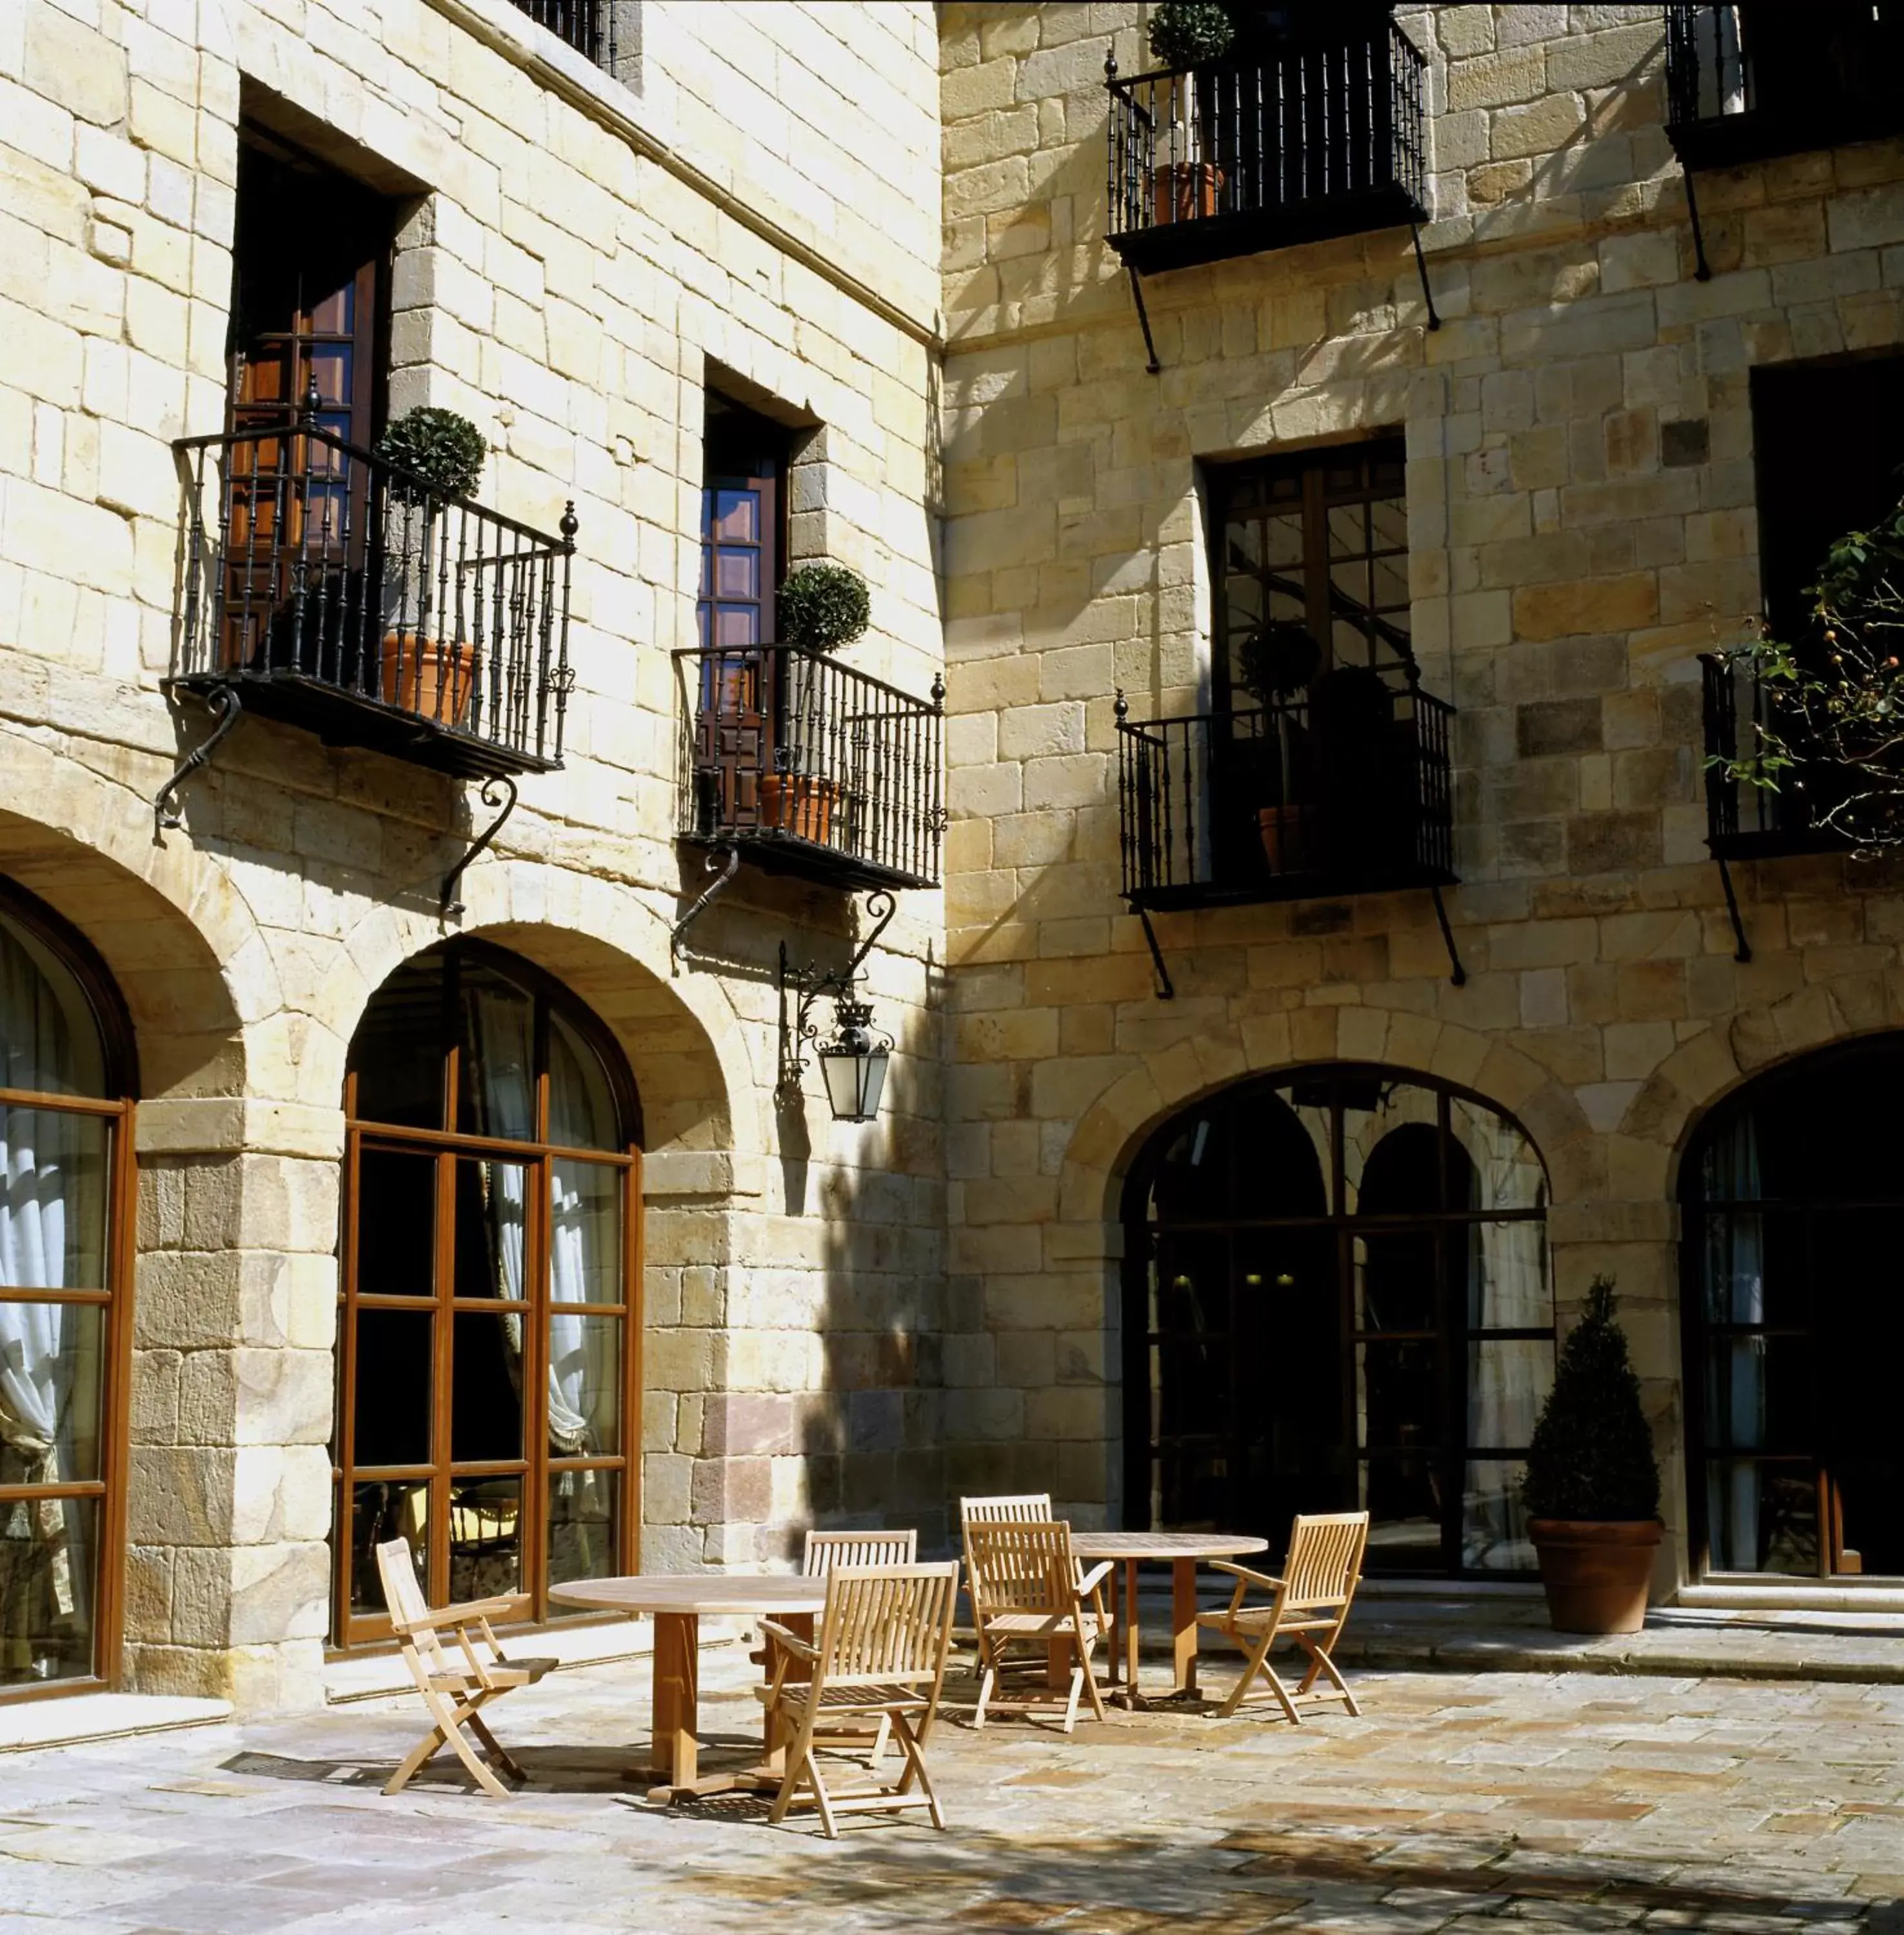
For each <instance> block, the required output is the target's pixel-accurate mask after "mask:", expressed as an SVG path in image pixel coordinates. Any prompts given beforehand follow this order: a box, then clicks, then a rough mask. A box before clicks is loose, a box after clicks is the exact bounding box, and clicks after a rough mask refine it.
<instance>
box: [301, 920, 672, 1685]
mask: <svg viewBox="0 0 1904 1935" xmlns="http://www.w3.org/2000/svg"><path fill="white" fill-rule="evenodd" d="M439 951H440V952H442V954H443V955H445V956H446V957H448V961H450V962H452V963H454V962H460V961H472V962H475V963H477V964H481V965H482V966H484V967H485V968H490V969H491V970H492V971H494V972H496V973H497V974H500V975H502V976H503V977H505V978H506V979H507V980H509V981H510V982H511V983H514V984H515V985H516V986H518V987H521V988H522V989H524V991H525V992H527V993H529V994H530V995H531V997H532V998H533V1000H534V1002H535V1010H534V1024H533V1025H534V1031H535V1035H534V1040H535V1058H536V1070H535V1091H534V1092H535V1129H536V1134H535V1135H534V1136H533V1137H531V1138H530V1139H527V1140H513V1139H510V1138H505V1137H494V1136H484V1135H479V1134H471V1133H469V1132H467V1131H461V1130H455V1129H450V1128H444V1127H439V1128H425V1127H416V1126H415V1125H412V1124H394V1123H380V1122H378V1121H374V1120H370V1119H366V1118H362V1117H361V1116H360V1115H359V1114H358V1101H357V1094H358V1073H357V1070H356V1069H355V1067H352V1068H351V1069H350V1070H349V1072H348V1073H346V1075H345V1085H344V1096H345V1100H344V1107H345V1154H344V1179H343V1180H344V1187H343V1191H342V1197H343V1200H342V1215H341V1219H340V1231H339V1263H338V1295H337V1309H338V1333H337V1381H336V1392H337V1396H336V1414H335V1435H334V1437H333V1441H332V1446H331V1485H332V1496H333V1499H334V1500H335V1501H336V1503H335V1507H334V1518H335V1524H334V1529H333V1537H332V1553H331V1560H332V1603H333V1610H332V1621H331V1634H332V1647H333V1650H338V1651H349V1650H352V1649H354V1648H357V1647H363V1646H367V1645H377V1644H387V1643H388V1641H390V1640H391V1638H393V1636H394V1635H392V1632H391V1626H390V1621H389V1618H388V1615H387V1614H359V1613H357V1612H356V1611H355V1610H354V1608H353V1604H352V1556H353V1546H354V1526H355V1495H356V1488H357V1487H358V1485H359V1484H424V1485H426V1486H427V1488H428V1493H429V1499H430V1505H429V1510H428V1514H427V1523H428V1525H429V1526H430V1528H431V1530H430V1532H429V1534H428V1535H427V1546H426V1553H427V1571H426V1577H425V1578H424V1592H425V1595H426V1596H427V1598H429V1600H430V1603H431V1604H437V1605H440V1604H444V1603H445V1602H446V1601H448V1598H450V1597H451V1592H450V1583H449V1568H450V1564H451V1552H450V1541H449V1537H448V1532H447V1529H446V1530H445V1533H444V1535H442V1538H440V1539H439V1538H438V1536H437V1535H436V1532H435V1530H434V1528H435V1527H436V1526H439V1525H440V1526H444V1527H445V1528H448V1526H449V1524H450V1522H451V1520H450V1514H451V1510H452V1504H451V1495H452V1493H454V1490H455V1489H456V1487H457V1485H458V1484H459V1483H462V1482H466V1481H471V1480H475V1479H480V1478H484V1477H495V1478H514V1479H515V1480H517V1482H518V1483H519V1484H520V1486H521V1504H520V1506H519V1508H518V1511H517V1534H516V1535H517V1545H518V1549H519V1553H520V1560H519V1564H520V1571H519V1574H518V1577H519V1578H520V1579H521V1581H522V1583H521V1586H520V1587H519V1589H517V1591H515V1592H512V1593H511V1594H508V1595H507V1596H508V1597H509V1598H511V1599H513V1600H514V1601H515V1602H516V1605H517V1610H516V1611H515V1612H514V1613H513V1614H511V1615H510V1616H509V1617H508V1622H507V1623H511V1624H515V1625H523V1624H533V1625H541V1624H544V1623H547V1622H548V1620H549V1619H550V1618H551V1608H550V1602H549V1598H548V1593H549V1582H548V1481H549V1480H550V1479H551V1478H552V1477H554V1476H557V1475H560V1473H561V1472H564V1471H603V1472H616V1473H617V1474H618V1475H619V1491H618V1495H617V1510H616V1519H615V1532H616V1539H617V1551H618V1552H619V1553H620V1555H621V1558H620V1562H621V1563H622V1564H623V1567H624V1569H626V1571H630V1572H632V1571H638V1570H639V1569H640V1550H641V1460H642V1441H641V1390H642V1356H643V1352H642V1332H643V1318H644V1297H643V1284H642V1275H641V1271H642V1259H643V1254H644V1230H643V1220H644V1219H643V1213H642V1201H641V1113H640V1108H639V1103H638V1097H637V1095H636V1092H635V1085H634V1081H633V1078H632V1074H631V1073H630V1072H629V1069H628V1066H627V1061H626V1057H625V1056H624V1055H623V1053H622V1052H621V1049H620V1045H619V1044H618V1043H616V1041H615V1040H614V1037H613V1036H612V1035H611V1034H610V1033H609V1031H608V1029H607V1028H605V1026H604V1025H603V1024H602V1022H601V1021H600V1019H599V1017H597V1016H596V1015H595V1014H594V1013H593V1011H592V1010H590V1008H589V1007H588V1006H587V1004H586V1003H585V1002H584V1001H582V1000H581V998H579V997H578V995H575V993H573V992H572V991H571V990H569V989H567V988H566V987H564V986H563V984H562V983H560V981H559V980H557V979H556V978H555V977H554V976H552V975H550V974H547V973H545V971H543V970H542V969H540V968H537V967H536V965H535V964H534V963H533V962H532V961H526V960H524V958H522V957H521V956H520V955H515V954H512V953H510V952H508V951H507V950H506V949H502V948H498V947H494V946H490V945H489V944H488V943H484V942H482V941H480V940H456V941H452V942H451V943H447V944H446V945H445V947H444V948H443V949H441V950H439ZM453 977H454V968H453V966H452V967H448V968H446V971H445V976H444V983H443V986H444V999H443V1007H442V1015H443V1019H442V1026H441V1031H440V1033H439V1037H438V1041H437V1044H436V1052H437V1053H438V1054H439V1055H440V1056H441V1058H442V1113H441V1116H440V1120H441V1121H443V1122H445V1123H448V1122H454V1121H456V1120H457V1115H458V1110H459V1106H460V1100H461V1097H460V1085H461V1079H462V1059H463V1049H462V1045H461V1043H460V1040H458V1039H457V1034H456V1032H455V1028H454V1022H453V1019H452V1015H453V1010H454V995H453V992H452V989H453V987H454V979H453ZM557 1008H559V1009H560V1011H561V1013H562V1015H563V1019H565V1020H566V1022H569V1025H571V1026H572V1028H574V1029H575V1031H576V1033H577V1034H578V1035H580V1036H581V1038H582V1040H584V1043H586V1044H587V1046H589V1047H590V1048H591V1049H593V1051H594V1052H595V1053H596V1056H597V1057H598V1059H599V1061H600V1064H601V1065H602V1070H603V1073H604V1074H605V1077H606V1079H607V1081H608V1085H609V1088H610V1091H611V1096H612V1098H613V1102H614V1108H615V1111H616V1114H617V1121H618V1127H619V1130H620V1133H621V1134H622V1135H623V1137H624V1138H625V1140H623V1143H622V1144H621V1146H620V1147H619V1148H618V1149H578V1148H575V1147H573V1146H570V1145H569V1144H566V1143H555V1142H552V1141H551V1140H549V1139H548V1111H549V1070H548V1041H549V1037H550V1034H551V1030H550V1026H549V1017H550V1014H551V1011H552V1010H555V1009H557ZM366 1147H369V1148H370V1149H373V1150H376V1149H391V1150H398V1151H401V1152H404V1153H406V1154H409V1155H424V1156H427V1158H430V1160H431V1161H433V1164H434V1170H435V1174H434V1177H433V1189H434V1192H435V1195H434V1203H435V1211H434V1216H435V1221H434V1236H433V1247H432V1254H431V1288H430V1291H429V1292H428V1294H424V1295H407V1296H406V1295H397V1294H360V1292H359V1291H358V1283H357V1266H358V1216H359V1213H360V1209H361V1163H362V1158H363V1155H364V1150H365V1149H366ZM472 1159H473V1160H478V1161H480V1160H484V1159H493V1160H496V1161H508V1162H512V1163H519V1164H521V1165H522V1166H523V1167H524V1170H526V1171H527V1176H526V1177H525V1184H524V1281H525V1284H526V1286H527V1287H528V1290H529V1294H528V1296H527V1297H526V1298H524V1299H523V1300H520V1301H508V1300H499V1299H496V1298H493V1297H486V1298H480V1299H472V1298H470V1297H458V1296H457V1294H456V1289H455V1283H454V1248H455V1242H456V1235H457V1231H456V1177H457V1167H458V1165H459V1164H461V1163H463V1162H466V1161H471V1160H472ZM557 1161H575V1162H586V1163H589V1164H593V1165H595V1166H596V1167H599V1168H602V1169H608V1170H614V1171H616V1172H617V1173H619V1175H620V1178H621V1183H620V1189H621V1259H620V1260H621V1272H622V1297H621V1300H620V1302H619V1303H612V1304H608V1303H587V1304H578V1303H555V1302H554V1300H552V1299H551V1297H549V1296H548V1294H547V1292H548V1288H549V1287H550V1286H549V1242H550V1218H549V1215H548V1207H549V1203H550V1191H551V1175H552V1165H553V1164H554V1163H555V1162H557ZM364 1309H372V1310H394V1311H399V1312H413V1313H417V1314H422V1313H425V1312H427V1313H428V1314H429V1315H430V1321H431V1326H432V1330H431V1351H432V1355H431V1383H430V1408H429V1435H430V1457H429V1459H428V1460H427V1462H426V1463H423V1464H421V1465H406V1466H397V1465H366V1466H360V1465H359V1464H358V1462H357V1460H356V1456H355V1445H356V1422H357V1414H356V1406H357V1395H358V1393H357V1344H358V1336H357V1332H358V1327H357V1323H356V1318H357V1314H358V1312H359V1311H360V1310H364ZM511 1311H514V1312H519V1313H520V1314H521V1316H522V1318H523V1345H522V1370H521V1377H522V1385H523V1402H522V1444H523V1450H522V1453H521V1456H520V1457H516V1458H509V1459H461V1460H459V1459H457V1458H455V1457H453V1456H452V1455H451V1451H452V1444H451V1430H452V1426H453V1422H454V1369H453V1366H454V1329H455V1320H456V1318H457V1315H459V1314H462V1313H466V1312H474V1313H475V1314H478V1315H490V1316H494V1315H501V1314H502V1313H504V1312H511ZM557 1312H562V1313H565V1314H566V1313H573V1314H577V1315H586V1316H589V1317H599V1318H613V1319H614V1320H615V1321H617V1322H619V1323H620V1326H621V1350H620V1361H621V1384H620V1392H619V1396H620V1417H619V1420H618V1425H619V1430H618V1434H617V1435H618V1439H619V1442H620V1450H619V1451H617V1453H615V1454H613V1455H612V1456H596V1455H592V1456H588V1457H551V1455H550V1454H549V1450H548V1324H549V1319H550V1318H551V1315H553V1314H554V1313H557Z"/></svg>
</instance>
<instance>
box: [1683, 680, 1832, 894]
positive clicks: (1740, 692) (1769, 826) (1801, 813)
mask: <svg viewBox="0 0 1904 1935" xmlns="http://www.w3.org/2000/svg"><path fill="white" fill-rule="evenodd" d="M1699 663H1700V673H1701V676H1702V678H1703V686H1704V691H1703V699H1704V712H1705V726H1706V844H1707V845H1708V846H1709V847H1710V848H1711V849H1712V852H1713V853H1714V855H1715V856H1717V857H1718V859H1767V858H1770V857H1771V856H1774V855H1776V854H1780V853H1828V852H1830V851H1832V850H1834V849H1836V848H1839V847H1847V846H1849V845H1850V844H1851V839H1850V837H1849V836H1848V835H1845V834H1843V833H1840V832H1838V831H1836V829H1833V828H1832V827H1830V826H1821V825H1819V823H1818V822H1819V819H1820V817H1821V815H1823V814H1826V813H1828V812H1829V811H1830V810H1831V808H1833V806H1834V805H1836V804H1839V802H1841V801H1842V800H1843V799H1844V798H1845V796H1846V792H1847V782H1848V777H1849V776H1848V774H1845V773H1844V771H1843V769H1842V768H1833V766H1832V765H1830V763H1829V762H1826V761H1823V760H1820V761H1818V762H1807V761H1806V760H1803V759H1800V760H1799V761H1798V762H1797V763H1796V765H1793V766H1790V767H1787V768H1784V769H1783V770H1782V771H1781V772H1780V773H1779V774H1778V781H1779V783H1778V785H1777V786H1776V788H1775V787H1772V786H1756V785H1754V784H1753V783H1752V781H1751V780H1745V779H1740V778H1736V777H1734V776H1733V775H1732V774H1730V773H1728V772H1727V771H1726V766H1727V765H1728V764H1732V763H1735V762H1741V761H1749V760H1752V759H1758V758H1760V757H1761V756H1763V755H1764V753H1766V752H1767V751H1770V750H1772V747H1770V745H1768V744H1767V732H1768V731H1769V732H1776V735H1777V740H1778V744H1779V748H1780V749H1781V750H1785V749H1789V748H1790V747H1792V746H1793V745H1794V743H1798V744H1802V743H1803V738H1804V735H1803V730H1802V718H1801V715H1800V714H1798V712H1797V709H1796V708H1795V707H1794V705H1793V704H1792V702H1791V699H1790V697H1789V689H1788V688H1785V687H1779V686H1776V685H1769V684H1767V683H1766V681H1764V680H1763V679H1762V678H1760V677H1759V675H1758V672H1757V671H1756V670H1755V668H1754V667H1753V666H1752V665H1750V664H1749V663H1745V662H1742V661H1738V660H1729V659H1727V658H1725V657H1722V656H1721V655H1720V654H1718V653H1716V652H1706V653H1702V654H1700V661H1699Z"/></svg>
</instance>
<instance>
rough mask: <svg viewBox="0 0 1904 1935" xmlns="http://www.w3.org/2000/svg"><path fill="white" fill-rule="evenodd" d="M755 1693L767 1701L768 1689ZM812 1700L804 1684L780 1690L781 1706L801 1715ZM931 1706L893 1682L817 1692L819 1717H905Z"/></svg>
mask: <svg viewBox="0 0 1904 1935" xmlns="http://www.w3.org/2000/svg"><path fill="white" fill-rule="evenodd" d="M755 1691H756V1692H757V1693H758V1694H759V1696H760V1697H761V1698H762V1700H765V1699H766V1698H767V1697H768V1693H769V1692H770V1691H771V1689H768V1688H767V1687H765V1686H762V1687H756V1689H755ZM812 1698H813V1692H812V1689H811V1688H810V1687H809V1686H807V1684H806V1683H804V1681H801V1682H797V1683H795V1684H793V1685H792V1686H783V1687H782V1688H781V1689H780V1704H781V1705H782V1706H783V1707H795V1708H797V1709H798V1710H800V1711H801V1712H804V1711H805V1710H806V1708H807V1705H808V1704H809V1703H810V1701H811V1700H812ZM930 1704H931V1699H930V1696H929V1695H928V1693H926V1692H922V1691H921V1690H920V1689H919V1688H918V1687H916V1686H904V1685H902V1684H901V1683H899V1682H898V1681H896V1680H895V1682H894V1683H892V1684H891V1685H890V1686H823V1687H822V1688H821V1689H820V1695H819V1710H820V1711H821V1712H822V1713H892V1711H893V1710H895V1708H898V1710H901V1711H902V1712H904V1713H923V1712H925V1709H926V1708H927V1707H928V1705H930Z"/></svg>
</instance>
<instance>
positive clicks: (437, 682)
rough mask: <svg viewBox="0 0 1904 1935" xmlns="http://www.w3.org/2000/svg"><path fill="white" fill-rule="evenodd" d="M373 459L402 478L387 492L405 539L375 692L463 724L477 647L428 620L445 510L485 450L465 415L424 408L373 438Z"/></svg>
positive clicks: (439, 616) (475, 477)
mask: <svg viewBox="0 0 1904 1935" xmlns="http://www.w3.org/2000/svg"><path fill="white" fill-rule="evenodd" d="M375 454H376V456H378V457H380V458H382V460H383V461H384V462H385V463H388V464H391V465H392V466H394V468H395V469H397V470H398V471H399V472H401V473H403V474H402V475H398V476H396V477H394V478H391V483H390V493H389V494H390V501H391V503H393V504H394V505H397V506H401V507H403V509H402V510H401V511H400V513H399V515H398V516H397V517H396V518H393V519H391V523H392V524H396V525H397V526H398V527H399V528H400V530H401V533H402V536H401V537H400V539H398V540H397V548H398V550H399V553H400V572H401V575H402V581H403V594H402V598H403V602H402V605H401V606H400V615H399V622H398V625H397V629H395V630H394V631H390V632H385V634H384V638H383V646H382V663H381V665H380V666H379V690H380V692H381V693H382V696H383V699H384V702H385V705H397V706H400V707H402V708H403V710H404V711H406V712H415V713H418V714H421V716H422V717H424V718H427V719H432V720H436V722H437V723H439V724H442V725H445V726H457V725H460V724H461V723H462V722H463V717H464V716H465V714H467V712H468V711H469V701H470V699H471V697H472V696H473V694H474V693H475V684H476V648H475V646H474V645H473V644H471V643H470V642H469V641H468V640H466V639H464V638H446V637H445V635H444V621H445V615H446V614H444V613H442V612H440V611H439V612H437V613H436V614H431V612H430V593H431V589H432V584H433V579H434V578H435V576H436V569H435V566H434V563H433V560H434V558H435V557H436V532H437V528H438V526H439V523H440V521H441V519H442V515H443V512H444V510H445V507H446V506H448V503H450V502H451V500H453V499H456V498H462V497H469V496H471V495H472V494H473V493H474V491H475V488H476V486H477V484H478V482H479V481H481V477H482V472H483V460H484V458H485V457H487V455H488V454H489V445H488V444H487V442H485V441H484V438H483V433H482V432H481V430H478V429H477V427H476V426H475V424H472V422H471V421H469V418H467V417H466V416H462V415H459V414H458V413H457V412H456V411H454V410H445V409H435V408H433V407H431V406H429V405H424V406H422V407H421V408H419V409H413V410H406V411H405V412H404V413H403V415H401V416H400V417H398V418H397V419H396V420H395V421H394V422H392V423H391V424H390V425H389V426H388V427H387V428H386V429H385V431H384V433H383V435H382V436H380V437H379V439H377V445H376V452H375ZM413 530H415V533H416V535H417V542H416V544H415V548H414V549H412V548H411V544H410V538H411V535H412V531H413ZM432 615H434V620H435V622H434V623H432V622H431V619H432ZM406 618H407V620H408V622H407V623H405V622H404V620H405V619H406Z"/></svg>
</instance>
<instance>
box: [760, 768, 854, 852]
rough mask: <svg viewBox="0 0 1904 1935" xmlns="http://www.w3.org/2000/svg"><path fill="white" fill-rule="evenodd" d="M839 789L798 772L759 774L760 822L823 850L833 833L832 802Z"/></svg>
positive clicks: (830, 783) (827, 782)
mask: <svg viewBox="0 0 1904 1935" xmlns="http://www.w3.org/2000/svg"><path fill="white" fill-rule="evenodd" d="M838 792H839V788H838V787H837V786H835V785H834V783H833V782H832V781H831V780H821V779H810V778H808V777H806V776H805V775H804V774H799V773H762V774H761V776H760V823H761V825H762V826H765V827H771V828H772V829H774V831H775V832H780V833H791V834H792V835H794V836H795V838H797V839H801V840H810V841H813V843H814V844H815V845H816V846H819V847H824V846H825V845H826V844H828V839H829V837H830V836H831V833H832V831H833V801H834V798H835V797H836V795H837V794H838Z"/></svg>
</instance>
